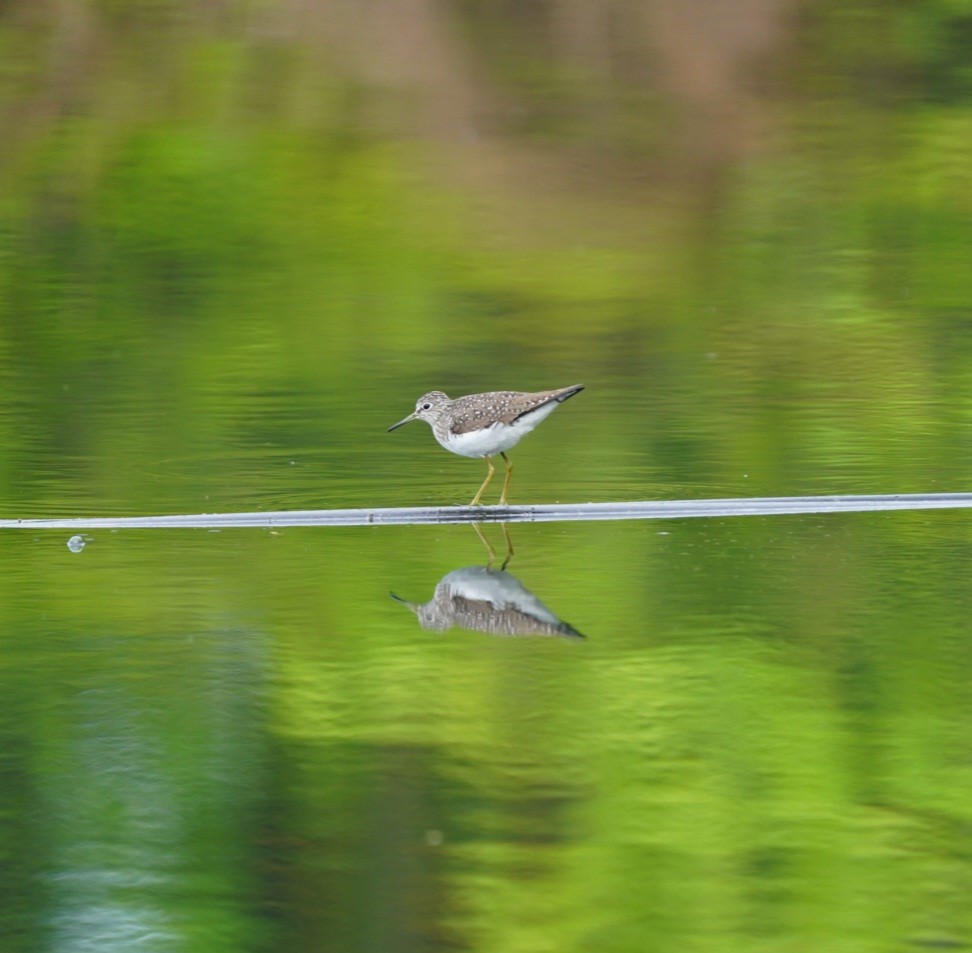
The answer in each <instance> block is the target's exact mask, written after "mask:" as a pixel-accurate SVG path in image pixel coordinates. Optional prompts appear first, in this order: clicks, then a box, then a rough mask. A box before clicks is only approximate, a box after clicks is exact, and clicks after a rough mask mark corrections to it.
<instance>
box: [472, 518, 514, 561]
mask: <svg viewBox="0 0 972 953" xmlns="http://www.w3.org/2000/svg"><path fill="white" fill-rule="evenodd" d="M472 528H473V529H474V530H476V535H477V536H478V537H479V539H480V541H481V542H482V544H483V545H484V546H485V547H486V553H487V554H488V556H489V561H488V562H487V563H486V568H487V569H492V568H493V563H494V562H495V560H496V550H495V549H493V547H492V545H491V544H490V542H489V540H488V539H487V538H486V536H485V534H484V533H483V531H482V530H481V529H480V528H479V523H473V524H472ZM507 562H509V560H508V559H507ZM503 565H504V566H505V565H506V563H503Z"/></svg>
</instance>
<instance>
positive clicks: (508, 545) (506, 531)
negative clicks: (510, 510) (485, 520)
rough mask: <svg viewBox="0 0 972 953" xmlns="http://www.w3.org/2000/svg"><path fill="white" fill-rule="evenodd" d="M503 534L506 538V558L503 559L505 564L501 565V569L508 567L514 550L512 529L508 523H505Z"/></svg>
mask: <svg viewBox="0 0 972 953" xmlns="http://www.w3.org/2000/svg"><path fill="white" fill-rule="evenodd" d="M503 536H504V537H505V538H506V559H504V560H503V565H502V566H500V569H506V567H507V566H509V564H510V560H511V559H512V558H513V552H514V550H513V540H512V539H510V529H509V527H508V526H507V525H506V523H504V524H503Z"/></svg>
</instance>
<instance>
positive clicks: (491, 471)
mask: <svg viewBox="0 0 972 953" xmlns="http://www.w3.org/2000/svg"><path fill="white" fill-rule="evenodd" d="M485 459H486V466H488V467H489V472H488V473H487V474H486V479H485V480H483V485H482V486H481V487H480V488H479V492H478V493H477V494H476V495H475V496H474V497H473V498H472V503H470V504H469V505H470V506H477V505H478V504H479V498H480V497H481V496H482V495H483V490H485V489H486V487H488V486H489V481H490V480H492V479H493V474H494V473H495V472H496V467H494V466H493V461H492V460H490V458H489V457H486V458H485ZM503 459H504V460H505V459H506V454H505V453H504V454H503Z"/></svg>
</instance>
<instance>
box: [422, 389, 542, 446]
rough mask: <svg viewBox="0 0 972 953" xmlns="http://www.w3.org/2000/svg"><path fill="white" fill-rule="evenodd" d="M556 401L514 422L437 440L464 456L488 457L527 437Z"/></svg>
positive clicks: (450, 435)
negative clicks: (447, 440)
mask: <svg viewBox="0 0 972 953" xmlns="http://www.w3.org/2000/svg"><path fill="white" fill-rule="evenodd" d="M559 406H560V404H558V403H557V402H556V401H552V402H551V403H549V404H544V406H543V407H538V408H537V409H536V410H532V411H530V413H528V414H524V415H523V416H522V417H520V419H519V420H516V421H514V422H513V423H512V424H493V425H492V426H491V427H485V428H483V429H482V430H471V431H470V432H469V433H462V434H449V442H448V443H446V442H445V441H443V440H439V437H438V435H436V438H435V439H436V440H439V443H440V444H442V446H443V447H445V448H446V450H451V451H452V452H453V453H458V454H459V455H460V456H462V457H486V456H492V455H493V454H494V453H500V452H501V451H503V450H509V449H510V447H513V446H515V445H516V444H517V443H519V441H520V438H521V437H525V436H526V435H527V434H528V433H529V432H530V431H531V430H533V428H534V427H536V425H537V424H538V423H540V421H541V420H544V419H545V418H547V417H549V416H550V415H551V414H552V413H553V412H554V411H555V410H556V409H557V408H558V407H559Z"/></svg>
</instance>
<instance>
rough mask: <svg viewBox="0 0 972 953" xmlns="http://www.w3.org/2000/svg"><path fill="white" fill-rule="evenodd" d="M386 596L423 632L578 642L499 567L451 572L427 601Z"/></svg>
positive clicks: (570, 628)
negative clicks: (413, 617)
mask: <svg viewBox="0 0 972 953" xmlns="http://www.w3.org/2000/svg"><path fill="white" fill-rule="evenodd" d="M504 565H505V563H504ZM391 597H392V598H393V599H394V600H396V602H400V603H402V605H406V606H408V607H409V608H410V609H411V610H412V611H413V612H414V613H415V615H416V616H418V620H419V623H420V625H421V626H422V628H423V629H432V630H433V631H436V632H444V631H445V630H446V629H451V628H452V627H453V626H457V627H459V628H461V629H469V630H470V631H471V632H487V633H489V634H490V635H542V636H559V637H561V638H568V639H583V638H584V636H583V635H582V634H581V633H580V632H578V631H577V629H575V628H574V627H573V626H571V625H568V624H567V623H566V622H563V621H561V620H560V619H559V618H557V616H555V615H554V614H553V612H551V611H550V610H549V609H548V608H547V607H546V606H545V605H544V604H543V603H542V602H541V601H540V600H539V599H538V598H537V597H536V596H535V595H534V594H533V593H532V592H530V590H529V589H527V588H526V587H525V586H524V585H523V583H521V582H520V580H519V579H517V578H516V576H513V575H511V574H510V573H508V572H506V570H505V569H491V568H490V567H489V566H466V567H465V568H463V569H454V570H453V571H452V572H450V573H447V574H446V575H445V576H443V577H442V579H441V580H440V581H439V584H438V585H437V586H436V587H435V594H434V595H433V596H432V598H431V599H430V600H429V601H428V602H409V601H408V600H407V599H402V598H401V597H400V596H396V595H395V593H391Z"/></svg>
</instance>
